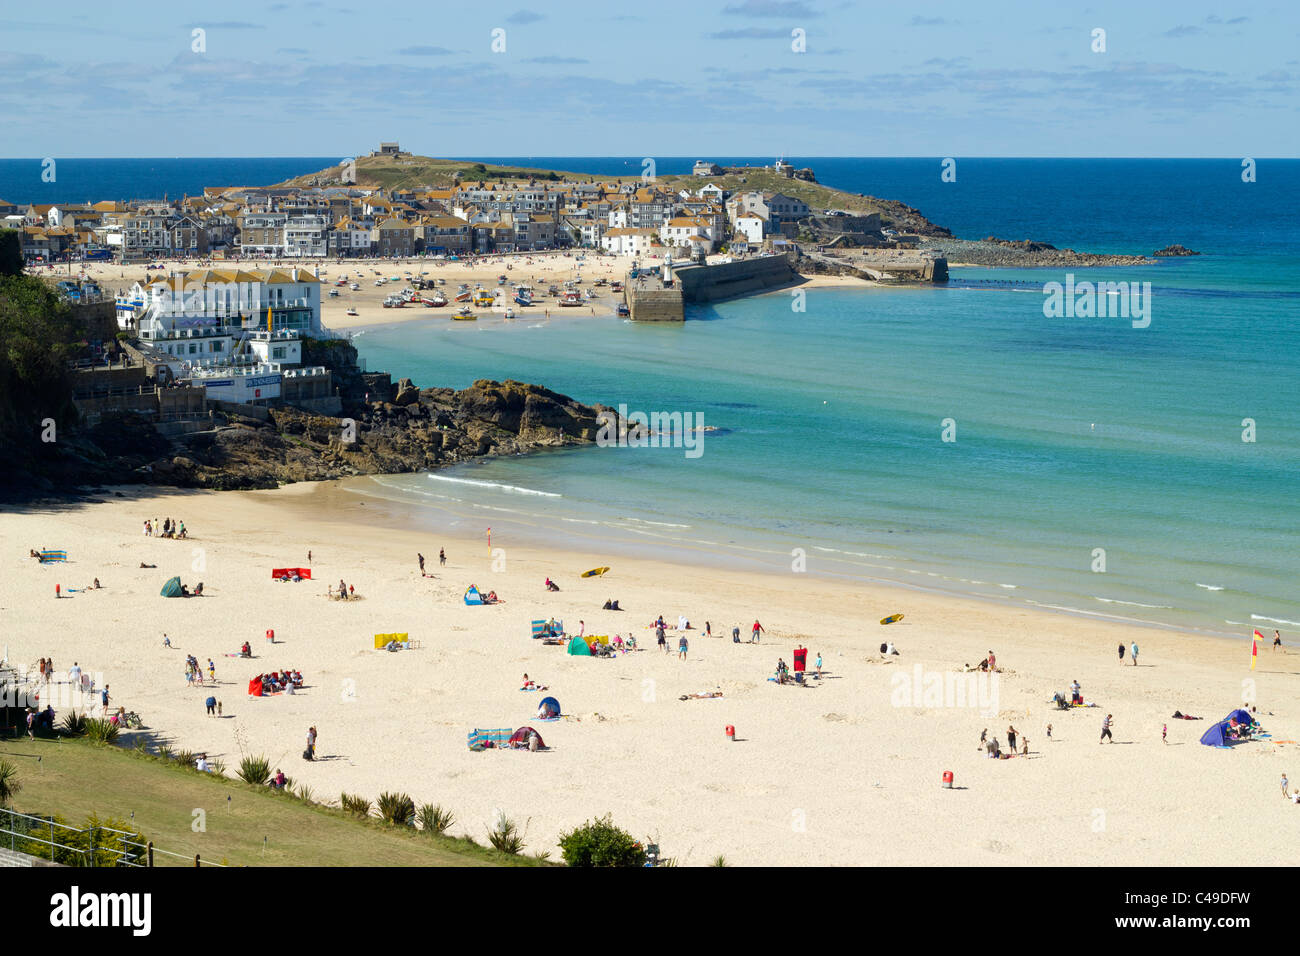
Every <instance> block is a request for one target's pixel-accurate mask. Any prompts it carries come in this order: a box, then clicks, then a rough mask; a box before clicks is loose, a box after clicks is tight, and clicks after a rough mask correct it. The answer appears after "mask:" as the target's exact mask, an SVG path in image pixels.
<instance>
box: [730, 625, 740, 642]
mask: <svg viewBox="0 0 1300 956" xmlns="http://www.w3.org/2000/svg"><path fill="white" fill-rule="evenodd" d="M731 643H733V644H739V643H740V625H739V624H737V625H736V626H735V627H733V628H732V629H731Z"/></svg>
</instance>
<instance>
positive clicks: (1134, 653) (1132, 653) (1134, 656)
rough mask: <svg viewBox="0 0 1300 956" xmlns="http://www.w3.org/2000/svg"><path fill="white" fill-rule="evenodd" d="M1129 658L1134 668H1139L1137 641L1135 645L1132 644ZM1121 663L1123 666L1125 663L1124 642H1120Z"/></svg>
mask: <svg viewBox="0 0 1300 956" xmlns="http://www.w3.org/2000/svg"><path fill="white" fill-rule="evenodd" d="M1129 658H1130V659H1131V660H1132V661H1133V666H1134V667H1137V665H1138V644H1137V641H1134V642H1133V644H1132V646H1131V647H1130V648H1129ZM1119 662H1120V663H1121V664H1123V663H1124V643H1123V642H1122V641H1121V642H1120V645H1119Z"/></svg>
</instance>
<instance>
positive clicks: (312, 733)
mask: <svg viewBox="0 0 1300 956" xmlns="http://www.w3.org/2000/svg"><path fill="white" fill-rule="evenodd" d="M303 756H304V757H306V758H307V759H308V760H315V759H316V728H315V727H310V728H308V730H307V752H306V753H305V754H303Z"/></svg>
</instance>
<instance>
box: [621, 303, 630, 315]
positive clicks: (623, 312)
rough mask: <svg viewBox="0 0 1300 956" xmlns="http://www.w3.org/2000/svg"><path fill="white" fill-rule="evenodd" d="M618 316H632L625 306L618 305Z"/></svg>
mask: <svg viewBox="0 0 1300 956" xmlns="http://www.w3.org/2000/svg"><path fill="white" fill-rule="evenodd" d="M618 314H619V315H622V316H628V315H631V314H632V310H631V309H629V308H628V307H627V306H625V305H622V304H620V305H619V307H618Z"/></svg>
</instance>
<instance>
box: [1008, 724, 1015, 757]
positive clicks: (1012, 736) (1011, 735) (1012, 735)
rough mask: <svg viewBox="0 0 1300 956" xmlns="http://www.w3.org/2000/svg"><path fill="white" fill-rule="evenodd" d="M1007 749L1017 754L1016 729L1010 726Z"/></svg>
mask: <svg viewBox="0 0 1300 956" xmlns="http://www.w3.org/2000/svg"><path fill="white" fill-rule="evenodd" d="M1007 749H1008V750H1010V751H1011V752H1012V753H1015V752H1016V728H1015V727H1012V726H1011V725H1010V724H1008V725H1007Z"/></svg>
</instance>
